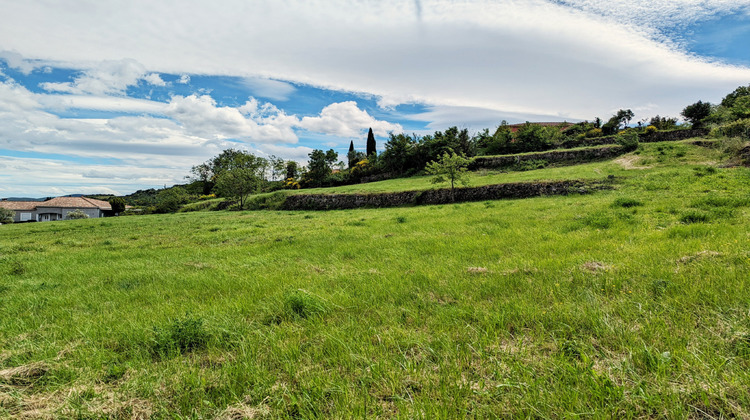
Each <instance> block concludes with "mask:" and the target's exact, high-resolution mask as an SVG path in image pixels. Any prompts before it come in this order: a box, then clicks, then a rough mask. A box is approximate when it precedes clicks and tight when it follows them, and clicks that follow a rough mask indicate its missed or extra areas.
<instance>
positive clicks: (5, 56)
mask: <svg viewBox="0 0 750 420" xmlns="http://www.w3.org/2000/svg"><path fill="white" fill-rule="evenodd" d="M0 59H1V60H4V61H5V62H6V63H7V65H8V67H10V68H12V69H16V70H18V71H20V72H21V73H23V74H31V72H32V71H34V69H35V68H36V66H35V65H34V63H32V62H31V61H29V60H26V59H24V58H23V56H22V55H21V54H19V53H17V52H15V51H0ZM0 75H2V72H0Z"/></svg>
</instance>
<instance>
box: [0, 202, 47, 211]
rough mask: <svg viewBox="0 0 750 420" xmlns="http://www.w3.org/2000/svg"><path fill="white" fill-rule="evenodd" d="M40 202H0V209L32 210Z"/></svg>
mask: <svg viewBox="0 0 750 420" xmlns="http://www.w3.org/2000/svg"><path fill="white" fill-rule="evenodd" d="M39 203H40V201H0V207H2V208H4V209H8V210H34V209H35V208H36V206H37V205H38V204H39Z"/></svg>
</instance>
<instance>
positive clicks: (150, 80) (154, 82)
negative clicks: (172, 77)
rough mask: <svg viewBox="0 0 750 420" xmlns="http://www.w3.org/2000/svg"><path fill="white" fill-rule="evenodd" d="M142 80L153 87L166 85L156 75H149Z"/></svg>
mask: <svg viewBox="0 0 750 420" xmlns="http://www.w3.org/2000/svg"><path fill="white" fill-rule="evenodd" d="M143 80H145V81H146V82H148V83H149V84H151V85H154V86H166V85H167V83H166V82H165V81H164V80H162V78H161V76H159V74H158V73H149V74H147V75H146V76H144V77H143Z"/></svg>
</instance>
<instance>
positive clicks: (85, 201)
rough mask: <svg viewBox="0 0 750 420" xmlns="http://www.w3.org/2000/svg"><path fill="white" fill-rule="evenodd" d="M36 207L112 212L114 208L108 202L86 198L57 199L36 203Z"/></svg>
mask: <svg viewBox="0 0 750 420" xmlns="http://www.w3.org/2000/svg"><path fill="white" fill-rule="evenodd" d="M36 207H62V208H69V209H70V208H76V209H100V210H112V206H110V205H109V203H108V202H106V201H102V200H95V199H93V198H86V197H56V198H53V199H51V200H47V201H43V202H41V203H36Z"/></svg>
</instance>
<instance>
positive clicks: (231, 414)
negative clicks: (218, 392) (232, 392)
mask: <svg viewBox="0 0 750 420" xmlns="http://www.w3.org/2000/svg"><path fill="white" fill-rule="evenodd" d="M270 414H271V409H270V408H269V407H268V406H267V405H265V404H260V405H257V406H255V407H251V406H249V405H247V404H245V403H237V404H234V405H230V406H229V407H227V408H226V410H224V411H222V412H221V414H219V415H218V416H217V417H216V420H244V419H261V418H265V417H268V416H269V415H270Z"/></svg>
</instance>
